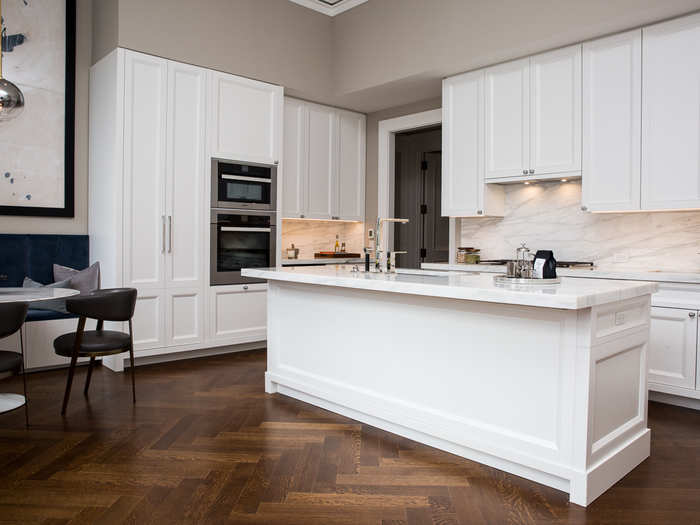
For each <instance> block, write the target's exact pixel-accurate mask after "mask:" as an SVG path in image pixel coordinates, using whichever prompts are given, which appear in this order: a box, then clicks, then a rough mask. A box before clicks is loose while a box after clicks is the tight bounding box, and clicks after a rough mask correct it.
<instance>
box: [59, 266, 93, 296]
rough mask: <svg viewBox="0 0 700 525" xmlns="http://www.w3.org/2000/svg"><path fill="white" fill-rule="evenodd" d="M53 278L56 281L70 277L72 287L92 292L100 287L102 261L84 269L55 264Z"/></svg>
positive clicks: (84, 291) (83, 291)
mask: <svg viewBox="0 0 700 525" xmlns="http://www.w3.org/2000/svg"><path fill="white" fill-rule="evenodd" d="M53 278H54V281H65V280H66V279H70V281H71V284H72V286H70V288H74V289H76V290H80V293H88V292H92V291H93V290H97V289H98V288H99V287H100V263H99V262H96V263H95V264H93V265H92V266H89V267H88V268H85V269H84V270H76V269H74V268H68V267H67V266H61V265H60V264H54V265H53Z"/></svg>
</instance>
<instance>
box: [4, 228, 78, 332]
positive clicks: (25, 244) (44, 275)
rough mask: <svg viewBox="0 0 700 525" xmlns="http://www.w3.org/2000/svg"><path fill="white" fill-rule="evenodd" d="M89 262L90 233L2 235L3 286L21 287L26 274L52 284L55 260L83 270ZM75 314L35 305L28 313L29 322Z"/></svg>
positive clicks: (41, 281) (67, 317) (38, 280)
mask: <svg viewBox="0 0 700 525" xmlns="http://www.w3.org/2000/svg"><path fill="white" fill-rule="evenodd" d="M89 261H90V245H89V240H88V236H87V235H23V234H0V287H12V286H22V282H23V281H24V278H25V277H29V278H30V279H33V280H34V281H37V282H39V283H42V284H50V283H52V282H54V279H53V265H54V263H55V264H60V265H62V266H68V267H70V268H75V269H77V270H83V269H85V268H87V267H88V265H89ZM76 317H77V316H76V315H73V314H66V313H61V312H54V311H51V310H37V309H35V308H30V309H29V312H28V313H27V321H28V322H31V321H50V320H53V319H73V318H76Z"/></svg>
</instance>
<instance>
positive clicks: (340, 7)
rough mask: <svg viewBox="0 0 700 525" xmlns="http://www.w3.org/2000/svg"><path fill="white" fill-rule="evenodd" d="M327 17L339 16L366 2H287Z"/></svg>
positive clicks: (340, 0)
mask: <svg viewBox="0 0 700 525" xmlns="http://www.w3.org/2000/svg"><path fill="white" fill-rule="evenodd" d="M289 1H290V2H294V3H295V4H299V5H301V6H304V7H308V8H309V9H313V10H314V11H318V12H319V13H323V14H324V15H328V16H335V15H339V14H340V13H344V12H345V11H347V10H348V9H352V8H353V7H357V6H358V5H360V4H364V3H365V2H367V0H289Z"/></svg>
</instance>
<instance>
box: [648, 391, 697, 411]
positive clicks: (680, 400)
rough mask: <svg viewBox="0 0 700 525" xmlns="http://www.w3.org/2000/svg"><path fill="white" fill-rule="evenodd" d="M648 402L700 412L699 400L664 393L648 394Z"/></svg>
mask: <svg viewBox="0 0 700 525" xmlns="http://www.w3.org/2000/svg"><path fill="white" fill-rule="evenodd" d="M649 401H658V402H659V403H666V404H667V405H675V406H679V407H684V408H692V409H694V410H700V399H693V398H692V397H684V396H677V395H674V394H666V393H664V392H649Z"/></svg>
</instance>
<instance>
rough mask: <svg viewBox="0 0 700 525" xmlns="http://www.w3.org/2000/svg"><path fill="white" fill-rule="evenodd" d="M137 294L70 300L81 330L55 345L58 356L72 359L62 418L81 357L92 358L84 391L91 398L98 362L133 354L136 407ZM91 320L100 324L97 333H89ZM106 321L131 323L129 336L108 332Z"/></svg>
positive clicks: (122, 291)
mask: <svg viewBox="0 0 700 525" xmlns="http://www.w3.org/2000/svg"><path fill="white" fill-rule="evenodd" d="M136 293H137V292H136V289H134V288H108V289H104V290H95V291H94V292H89V293H86V294H80V295H78V296H76V297H72V298H70V299H66V309H67V310H68V311H69V312H71V313H74V314H77V315H79V316H80V318H79V319H78V330H77V331H76V332H71V333H69V334H63V335H62V336H60V337H58V338H56V339H55V340H54V342H53V347H54V350H55V352H56V354H57V355H60V356H63V357H70V358H71V359H70V368H69V369H68V382H67V384H66V393H65V395H64V397H63V408H62V409H61V414H62V415H63V414H65V413H66V407H67V406H68V399H69V398H70V391H71V385H72V384H73V374H74V373H75V364H76V362H77V361H78V358H79V357H90V364H89V365H88V373H87V378H86V380H85V389H84V390H83V392H84V394H85V395H86V396H87V393H88V389H89V388H90V378H91V377H92V369H93V366H94V364H95V358H96V357H103V356H107V355H115V354H121V353H123V352H129V358H130V360H131V389H132V398H133V402H134V403H136V378H135V376H134V374H135V371H134V368H135V367H134V337H133V331H132V326H131V318H132V317H133V316H134V308H135V307H136ZM88 318H90V319H96V320H97V328H96V329H95V330H85V321H86V320H87V319H88ZM105 321H117V322H119V321H121V322H124V321H128V322H129V333H128V334H125V333H123V332H116V331H113V330H104V322H105Z"/></svg>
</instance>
